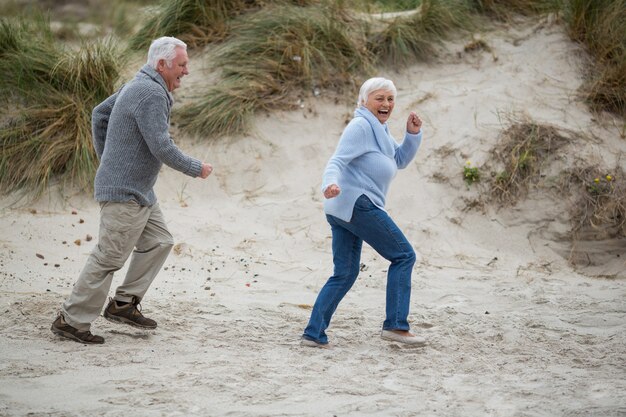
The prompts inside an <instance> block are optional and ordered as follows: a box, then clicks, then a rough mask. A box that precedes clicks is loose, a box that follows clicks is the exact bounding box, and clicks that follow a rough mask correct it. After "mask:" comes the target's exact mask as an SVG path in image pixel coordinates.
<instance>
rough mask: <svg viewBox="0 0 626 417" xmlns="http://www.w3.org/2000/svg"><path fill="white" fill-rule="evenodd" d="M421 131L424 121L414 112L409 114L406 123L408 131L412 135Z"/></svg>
mask: <svg viewBox="0 0 626 417" xmlns="http://www.w3.org/2000/svg"><path fill="white" fill-rule="evenodd" d="M421 129H422V119H420V118H419V116H418V115H417V114H416V113H415V112H414V111H412V112H411V114H409V118H408V120H407V121H406V131H407V132H409V133H410V134H412V135H416V134H418V133H419V132H420V130H421Z"/></svg>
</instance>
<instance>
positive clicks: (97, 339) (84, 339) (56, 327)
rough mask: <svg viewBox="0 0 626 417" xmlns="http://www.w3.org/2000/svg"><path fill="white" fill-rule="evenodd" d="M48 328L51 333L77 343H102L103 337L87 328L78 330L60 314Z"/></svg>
mask: <svg viewBox="0 0 626 417" xmlns="http://www.w3.org/2000/svg"><path fill="white" fill-rule="evenodd" d="M50 330H52V333H54V334H56V335H59V336H61V337H65V338H67V339H71V340H74V341H76V342H79V343H86V344H89V345H95V344H102V343H104V337H102V336H96V335H94V334H91V332H90V331H89V330H85V331H81V330H78V329H77V328H75V327H72V326H70V325H69V324H67V322H66V321H65V318H64V317H63V315H62V314H59V317H57V318H56V320H55V321H54V322H53V323H52V327H50Z"/></svg>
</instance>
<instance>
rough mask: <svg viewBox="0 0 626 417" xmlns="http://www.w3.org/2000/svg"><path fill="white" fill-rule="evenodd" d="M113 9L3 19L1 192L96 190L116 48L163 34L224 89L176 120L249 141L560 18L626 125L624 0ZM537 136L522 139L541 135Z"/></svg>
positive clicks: (184, 4) (189, 3)
mask: <svg viewBox="0 0 626 417" xmlns="http://www.w3.org/2000/svg"><path fill="white" fill-rule="evenodd" d="M103 1H104V3H103V4H100V3H99V2H98V1H97V0H88V1H86V2H83V3H77V6H81V7H83V8H82V9H81V7H78V9H77V11H75V13H69V14H68V13H66V11H65V9H63V10H61V9H59V8H58V4H57V3H55V2H53V1H52V0H20V1H17V0H9V1H7V2H4V3H3V4H2V5H1V6H0V11H1V12H2V13H3V16H5V15H6V16H10V15H14V14H16V13H18V14H19V15H18V16H19V17H18V18H17V19H15V20H12V19H10V18H2V19H1V20H0V71H2V74H3V77H2V79H1V80H0V104H1V105H3V107H2V110H1V113H0V126H1V127H2V131H1V133H0V140H1V143H0V150H1V154H0V191H2V192H6V191H9V190H14V189H17V188H21V187H25V188H27V189H36V190H41V189H42V188H43V187H45V185H46V184H47V183H48V182H49V181H50V179H52V178H53V177H54V176H56V175H59V176H61V177H63V178H64V179H66V180H69V181H71V182H77V183H79V184H83V185H89V184H90V183H91V178H92V176H93V171H94V167H95V165H96V161H95V159H94V155H93V151H92V150H91V138H90V136H91V135H90V125H89V119H90V112H91V109H92V108H93V107H94V105H95V104H96V103H97V102H99V101H100V100H102V99H103V98H104V97H106V96H107V95H108V94H110V93H111V92H112V91H113V89H114V87H115V86H116V83H117V82H118V78H119V68H120V65H121V63H120V62H119V56H118V54H117V52H116V49H115V48H114V47H113V46H112V45H114V44H120V45H121V46H122V47H124V46H129V47H131V48H134V49H137V50H145V49H146V48H147V46H148V44H149V42H150V41H151V40H152V39H154V38H156V37H158V36H161V35H171V36H177V37H179V38H181V39H183V40H184V41H186V42H187V43H188V44H189V45H190V47H191V48H192V49H193V48H201V47H203V46H206V45H211V48H210V49H209V54H210V55H209V56H210V62H211V64H212V65H213V68H212V69H215V70H217V71H218V72H219V76H220V79H219V82H218V83H217V84H215V85H213V86H210V87H207V89H206V90H205V91H197V92H196V96H195V97H192V100H191V101H190V102H189V103H188V104H187V105H186V106H183V107H181V108H177V110H176V112H175V114H174V117H175V118H176V120H177V121H178V123H179V126H180V127H181V129H183V130H184V131H185V132H187V133H190V134H197V133H202V136H205V137H207V136H208V137H211V138H219V137H221V136H224V135H234V134H240V133H245V132H247V130H248V129H249V127H250V120H251V118H252V117H253V116H254V115H255V114H257V113H258V112H262V111H268V112H269V111H272V110H275V109H290V108H294V107H295V106H297V105H298V104H297V103H298V102H299V101H300V100H301V99H303V98H306V96H307V95H308V94H311V91H319V90H323V89H326V91H333V92H336V93H338V94H341V93H343V92H345V91H348V92H349V93H350V95H353V94H354V92H355V90H356V88H357V86H358V85H359V83H360V81H361V80H363V79H364V78H366V77H368V76H370V75H372V74H373V73H374V72H375V70H376V68H380V67H391V68H397V67H400V66H404V65H410V64H413V63H415V62H418V61H422V60H427V59H429V58H430V57H432V56H434V55H436V54H437V51H438V50H437V49H436V47H437V46H441V47H442V48H443V43H442V42H441V41H442V40H444V39H445V38H447V37H449V36H453V35H455V34H459V33H467V32H463V31H473V30H475V29H476V27H477V25H478V24H479V23H478V22H480V24H484V23H485V22H486V21H487V20H488V19H498V20H502V21H506V20H509V19H511V18H513V17H515V16H518V15H519V14H523V15H534V14H543V13H555V15H556V16H557V17H561V16H562V17H563V20H564V21H565V22H566V23H567V27H568V31H569V34H570V36H571V37H572V38H573V39H575V40H576V41H578V42H581V43H584V44H585V45H586V46H587V47H588V49H589V51H590V53H591V54H592V55H593V57H594V58H595V64H594V66H593V68H591V71H590V74H591V78H590V80H589V82H588V83H587V84H586V85H585V89H584V92H585V94H586V97H587V98H588V101H589V103H590V105H591V106H592V108H594V109H596V110H608V111H611V112H614V113H616V114H619V115H622V116H624V117H626V104H625V103H626V52H625V50H626V30H624V28H625V27H626V0H376V1H365V0H232V1H231V0H229V1H226V0H162V1H160V2H158V1H157V0H132V1H122V0H103ZM36 10H45V11H46V13H47V14H48V15H49V16H53V17H54V19H62V18H66V23H68V26H67V27H66V28H65V29H63V28H62V29H59V28H55V30H54V31H53V30H51V28H50V24H49V23H48V20H47V19H46V18H35V19H33V18H32V16H36V15H37V13H35V12H34V11H36ZM81 10H82V11H81ZM382 12H385V13H388V12H402V13H395V14H393V15H391V17H390V16H389V15H382V14H381V13H382ZM81 13H83V15H81ZM85 13H86V14H85ZM367 13H372V14H371V15H368V14H367ZM26 16H28V17H26ZM83 22H89V23H98V26H97V27H98V28H99V29H97V30H96V32H94V33H95V35H94V34H91V35H90V36H98V37H102V36H103V34H104V33H110V34H112V37H111V38H110V39H111V40H110V41H96V42H87V41H85V38H84V36H85V35H84V33H83V32H84V30H83V31H82V32H81V31H80V30H78V25H79V24H81V25H82V24H83ZM81 33H83V34H82V35H81ZM60 38H62V39H65V40H66V42H65V45H66V46H61V45H62V43H61V42H59V39H60ZM122 39H124V40H127V41H122ZM67 40H70V41H69V42H67ZM468 47H472V48H485V49H486V50H488V48H489V47H488V45H487V46H486V44H478V43H476V42H474V43H472V44H471V45H468ZM125 55H126V54H125ZM9 104H10V105H9ZM533 128H539V127H538V126H534V127H533V126H528V125H527V126H525V129H526V130H523V131H522V132H521V133H522V135H521V136H527V137H530V138H533V137H535V136H534V133H537V132H533ZM507 133H510V132H507ZM521 136H520V137H521ZM529 140H531V142H530V143H526V144H520V145H519V149H518V150H519V152H517V151H518V150H515V149H510V150H509V156H510V161H509V162H508V163H509V165H507V164H504V166H505V169H503V170H502V171H501V172H500V173H498V174H496V175H495V177H494V178H495V179H496V180H497V181H496V183H495V184H494V187H493V188H494V190H495V191H494V192H495V193H496V194H497V193H500V194H499V196H500V198H502V199H503V200H509V199H511V198H513V196H514V195H517V192H518V191H521V190H523V189H524V188H525V186H524V184H525V183H524V180H523V179H524V178H525V177H524V175H526V174H530V176H531V177H532V175H534V174H536V171H532V170H533V169H536V168H537V166H539V167H540V166H541V162H540V158H541V157H542V156H541V154H543V153H545V152H550V151H552V150H553V148H550V147H549V148H547V149H543V148H542V146H543V145H541V144H539V145H538V144H537V143H535V142H532V139H529ZM537 146H539V147H538V148H537ZM537 152H539V154H538V153H537ZM26 162H30V165H31V166H29V164H27V163H26ZM501 162H503V161H501ZM511 164H512V165H511ZM32 165H35V168H33V167H32ZM466 168H467V167H466ZM539 169H540V168H539ZM472 178H474V177H472ZM477 178H478V177H476V179H477ZM472 181H474V180H472ZM520 186H521V187H520Z"/></svg>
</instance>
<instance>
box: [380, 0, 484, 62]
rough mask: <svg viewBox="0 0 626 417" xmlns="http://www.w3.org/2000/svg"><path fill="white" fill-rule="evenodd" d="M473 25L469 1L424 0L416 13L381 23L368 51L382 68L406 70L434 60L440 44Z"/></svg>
mask: <svg viewBox="0 0 626 417" xmlns="http://www.w3.org/2000/svg"><path fill="white" fill-rule="evenodd" d="M473 24H474V23H473V20H472V19H471V17H470V15H469V8H468V7H467V4H466V2H465V1H462V0H452V1H443V0H424V1H423V2H422V4H421V5H420V7H419V9H417V10H416V12H415V13H412V14H408V15H401V16H398V17H396V18H394V19H392V20H390V21H388V22H385V23H383V24H381V23H379V24H378V27H379V29H378V30H373V31H371V34H370V35H369V39H368V49H369V50H370V51H371V53H372V55H373V56H374V57H375V58H376V63H377V64H378V65H381V66H386V67H397V66H406V65H410V64H413V63H415V62H419V61H426V60H428V59H430V58H432V57H433V56H434V55H435V46H436V45H437V43H439V42H440V41H441V40H443V39H445V38H446V37H448V36H449V35H450V34H451V33H452V32H454V31H456V30H459V29H465V30H468V29H470V28H471V27H472V26H473Z"/></svg>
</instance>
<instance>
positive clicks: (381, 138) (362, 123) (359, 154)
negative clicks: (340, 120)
mask: <svg viewBox="0 0 626 417" xmlns="http://www.w3.org/2000/svg"><path fill="white" fill-rule="evenodd" d="M354 116H355V117H354V118H353V119H352V120H351V121H350V123H348V126H346V128H345V129H344V131H343V134H342V135H341V138H340V139H339V144H338V145H337V149H336V150H335V153H334V154H333V156H332V157H331V158H330V160H329V161H328V163H327V164H326V169H325V170H324V175H323V178H322V192H323V191H324V190H325V189H326V188H327V187H328V186H329V185H331V184H337V185H338V186H339V188H340V189H341V193H340V194H339V195H338V196H337V197H335V198H330V199H326V200H325V201H324V212H325V213H326V214H330V215H332V216H334V217H337V218H339V219H341V220H343V221H346V222H349V221H350V219H351V218H352V210H353V208H354V203H355V202H356V200H357V199H358V198H359V197H360V196H361V195H362V194H365V195H366V196H368V197H369V199H370V200H372V202H373V203H374V204H375V205H376V206H377V207H379V208H380V209H382V210H384V209H385V198H386V195H387V191H388V190H389V184H390V183H391V180H392V179H393V178H394V177H395V175H396V172H397V171H398V168H400V169H402V168H405V167H406V166H407V165H408V164H409V163H410V162H411V161H412V160H413V158H414V157H415V154H416V153H417V150H418V148H419V146H420V144H421V142H422V132H421V131H420V132H419V133H417V134H415V135H413V134H410V133H408V132H407V133H406V134H405V136H404V141H403V142H402V144H401V145H398V144H397V143H396V141H395V140H394V139H393V137H391V135H390V134H389V129H388V127H387V124H386V123H385V124H384V125H382V124H381V123H380V122H379V121H378V119H376V116H374V115H373V114H372V113H371V112H370V111H369V110H367V109H366V108H365V107H363V106H361V107H360V108H358V109H357V110H356V111H355V114H354Z"/></svg>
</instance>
